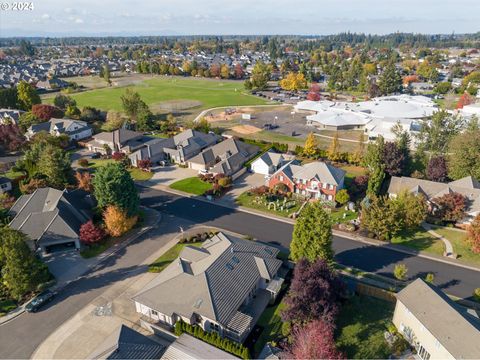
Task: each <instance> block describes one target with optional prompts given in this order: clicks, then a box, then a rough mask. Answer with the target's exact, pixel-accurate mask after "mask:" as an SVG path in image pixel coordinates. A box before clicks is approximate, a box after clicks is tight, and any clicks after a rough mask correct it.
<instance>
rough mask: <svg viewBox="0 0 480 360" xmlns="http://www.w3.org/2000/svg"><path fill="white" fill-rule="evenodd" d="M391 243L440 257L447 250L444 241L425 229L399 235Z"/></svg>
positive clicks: (403, 232)
mask: <svg viewBox="0 0 480 360" xmlns="http://www.w3.org/2000/svg"><path fill="white" fill-rule="evenodd" d="M391 243H392V244H397V245H403V246H406V247H409V248H411V249H414V250H418V251H425V252H428V253H432V254H436V255H440V256H441V255H443V252H444V250H445V248H444V246H443V242H442V240H439V239H437V238H436V237H434V236H432V235H430V234H429V233H428V232H427V231H426V230H425V229H423V228H418V229H415V230H406V231H402V232H401V233H400V234H399V235H397V236H395V237H394V238H392V241H391Z"/></svg>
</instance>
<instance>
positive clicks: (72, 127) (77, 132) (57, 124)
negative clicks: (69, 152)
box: [25, 118, 93, 140]
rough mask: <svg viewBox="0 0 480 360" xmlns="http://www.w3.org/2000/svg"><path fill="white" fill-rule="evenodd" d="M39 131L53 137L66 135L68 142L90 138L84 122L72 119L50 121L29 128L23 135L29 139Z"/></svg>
mask: <svg viewBox="0 0 480 360" xmlns="http://www.w3.org/2000/svg"><path fill="white" fill-rule="evenodd" d="M41 131H45V132H48V133H49V134H51V135H53V136H60V135H62V134H66V135H68V137H69V138H70V140H82V139H86V138H89V137H91V136H92V133H93V131H92V128H91V127H90V125H88V124H87V123H86V122H85V121H80V120H72V119H54V118H52V119H50V120H49V121H45V122H43V123H40V124H34V125H32V126H30V127H29V128H28V130H27V133H26V134H25V137H26V138H27V139H30V138H31V137H32V136H34V135H35V134H38V133H39V132H41Z"/></svg>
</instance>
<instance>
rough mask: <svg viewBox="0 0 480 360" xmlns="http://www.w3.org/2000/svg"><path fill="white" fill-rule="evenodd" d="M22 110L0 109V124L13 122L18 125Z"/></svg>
mask: <svg viewBox="0 0 480 360" xmlns="http://www.w3.org/2000/svg"><path fill="white" fill-rule="evenodd" d="M24 112H25V111H22V110H12V109H0V124H2V125H5V124H10V123H13V124H17V125H18V121H19V120H20V116H21V115H22V114H23V113H24Z"/></svg>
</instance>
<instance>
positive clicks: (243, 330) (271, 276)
mask: <svg viewBox="0 0 480 360" xmlns="http://www.w3.org/2000/svg"><path fill="white" fill-rule="evenodd" d="M278 253H279V250H278V249H276V248H274V247H271V246H268V245H264V244H262V243H259V242H253V241H248V240H243V239H239V238H236V237H233V236H230V235H228V236H227V235H225V234H223V233H218V234H217V235H215V236H214V237H212V238H210V239H208V240H206V241H205V242H204V243H203V244H202V246H201V247H194V246H186V247H184V248H183V250H182V251H181V253H180V255H179V257H178V258H177V259H176V260H174V261H173V262H172V263H171V264H170V265H168V266H167V267H166V268H165V269H164V270H163V271H162V272H161V273H160V274H159V275H158V276H157V277H156V278H155V279H154V280H152V281H151V282H150V283H149V284H147V285H146V287H145V288H144V289H143V290H141V291H140V292H139V293H138V294H136V295H135V296H134V297H133V301H134V302H135V307H136V310H137V312H139V313H141V314H142V315H143V316H144V317H145V318H147V319H148V320H149V321H150V322H151V323H156V322H158V323H160V324H163V325H162V326H165V325H168V326H171V327H173V326H174V325H175V323H176V322H177V321H179V320H183V321H185V322H186V323H188V324H191V325H198V326H200V327H201V328H202V329H203V330H205V331H216V332H218V333H219V334H220V336H222V337H228V338H230V339H232V340H234V341H238V342H243V341H244V340H245V338H246V337H247V336H248V334H249V333H250V331H251V330H252V329H253V327H254V325H255V323H256V321H257V320H258V318H259V317H260V315H261V313H262V312H263V310H264V309H265V307H266V306H267V304H268V303H269V302H270V301H271V300H272V299H274V298H275V297H276V296H277V295H278V292H279V291H280V288H281V284H282V282H283V279H281V278H279V277H278V276H277V274H278V271H279V269H280V267H281V266H282V261H281V260H279V259H277V255H278Z"/></svg>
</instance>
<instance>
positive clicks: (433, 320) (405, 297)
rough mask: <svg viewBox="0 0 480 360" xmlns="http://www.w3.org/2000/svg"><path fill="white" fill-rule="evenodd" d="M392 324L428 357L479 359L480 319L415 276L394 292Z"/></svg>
mask: <svg viewBox="0 0 480 360" xmlns="http://www.w3.org/2000/svg"><path fill="white" fill-rule="evenodd" d="M393 323H394V324H395V326H396V327H397V329H398V331H399V332H400V333H401V334H402V335H403V336H404V337H405V339H406V340H407V341H408V342H409V343H410V344H411V345H412V346H414V347H415V349H416V350H417V356H419V357H420V358H421V359H423V360H429V359H479V358H480V320H479V319H478V317H476V316H474V315H472V314H471V313H469V312H467V309H465V308H462V307H460V306H459V305H458V304H456V303H455V302H453V301H452V300H451V299H450V298H449V297H448V296H446V295H445V294H444V293H443V292H442V291H441V290H440V289H438V288H437V287H436V286H434V285H431V284H428V283H426V282H425V281H423V280H422V279H420V278H418V279H417V280H415V281H414V282H413V283H411V284H410V285H408V286H407V287H406V288H404V289H403V290H402V291H400V292H399V293H398V294H397V303H396V306H395V312H394V314H393Z"/></svg>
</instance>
